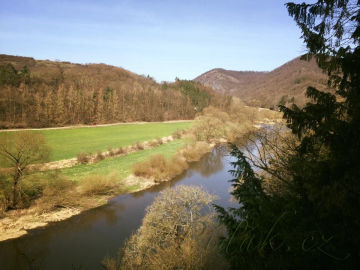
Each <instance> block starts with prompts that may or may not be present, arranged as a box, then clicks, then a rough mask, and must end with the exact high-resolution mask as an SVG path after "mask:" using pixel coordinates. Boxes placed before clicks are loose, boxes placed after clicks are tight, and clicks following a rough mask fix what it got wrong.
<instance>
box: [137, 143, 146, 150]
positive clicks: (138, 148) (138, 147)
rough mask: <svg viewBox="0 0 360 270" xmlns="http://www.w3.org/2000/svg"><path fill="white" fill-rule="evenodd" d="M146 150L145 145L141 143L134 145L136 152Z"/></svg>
mask: <svg viewBox="0 0 360 270" xmlns="http://www.w3.org/2000/svg"><path fill="white" fill-rule="evenodd" d="M144 148H145V145H144V144H143V143H141V142H137V143H136V144H135V145H134V149H135V150H144Z"/></svg>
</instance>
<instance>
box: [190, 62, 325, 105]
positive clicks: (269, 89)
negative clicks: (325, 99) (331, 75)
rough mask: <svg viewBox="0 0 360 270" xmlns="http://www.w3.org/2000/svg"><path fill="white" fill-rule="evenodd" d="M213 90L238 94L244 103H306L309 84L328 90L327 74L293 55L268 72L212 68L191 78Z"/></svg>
mask: <svg viewBox="0 0 360 270" xmlns="http://www.w3.org/2000/svg"><path fill="white" fill-rule="evenodd" d="M194 80H195V81H197V82H200V83H201V84H203V85H205V86H209V87H211V88H212V89H214V90H215V91H218V92H220V93H226V94H228V95H233V96H238V97H239V98H240V99H242V100H243V101H244V102H245V103H246V104H248V105H252V106H261V107H268V108H269V107H275V106H276V105H278V104H280V103H281V104H289V103H296V104H298V105H300V106H301V105H303V104H304V103H305V102H306V97H305V92H306V89H307V87H308V86H310V85H311V86H314V87H317V88H319V89H321V90H326V89H327V76H326V74H324V73H322V71H321V69H320V68H318V66H317V64H316V62H315V61H314V60H312V61H310V62H307V61H302V60H300V59H299V58H296V59H294V60H292V61H290V62H288V63H286V64H284V65H282V66H280V67H279V68H276V69H274V70H273V71H270V72H254V71H232V70H225V69H213V70H210V71H208V72H206V73H204V74H202V75H200V76H199V77H197V78H195V79H194Z"/></svg>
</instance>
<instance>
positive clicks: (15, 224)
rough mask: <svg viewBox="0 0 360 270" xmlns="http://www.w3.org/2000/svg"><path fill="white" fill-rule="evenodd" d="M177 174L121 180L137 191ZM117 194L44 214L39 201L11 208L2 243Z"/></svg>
mask: <svg viewBox="0 0 360 270" xmlns="http://www.w3.org/2000/svg"><path fill="white" fill-rule="evenodd" d="M166 140H167V142H168V141H172V140H173V138H169V137H167V138H166ZM224 142H225V141H224V140H219V142H218V143H224ZM208 146H209V147H208V150H207V151H206V152H204V153H203V155H204V154H206V153H208V152H210V151H211V150H212V149H213V148H214V147H215V146H216V143H210V144H208ZM193 161H195V160H193ZM193 161H192V162H193ZM189 163H190V162H189ZM182 172H183V171H181V172H179V173H178V174H180V173H182ZM178 174H177V175H178ZM177 175H175V176H174V177H176V176H177ZM174 177H171V178H165V179H161V181H159V180H157V179H155V178H153V177H149V178H146V177H138V176H135V175H133V174H131V175H130V176H128V177H126V178H125V179H123V181H122V186H123V187H124V189H125V190H126V192H125V193H124V194H126V193H129V194H130V193H136V192H139V191H143V190H146V189H149V188H151V187H153V186H155V185H159V184H160V183H162V182H166V181H170V180H172V179H173V178H174ZM118 195H120V194H111V195H100V196H99V195H97V196H91V197H88V196H83V197H81V198H80V200H78V201H77V204H78V206H77V207H59V208H56V209H53V210H52V211H47V212H44V213H43V212H41V210H40V211H39V208H38V207H37V205H36V204H35V205H33V206H31V207H30V208H28V209H19V210H11V211H8V212H7V213H6V216H5V217H3V218H2V219H0V242H1V241H6V240H9V239H14V238H18V237H21V236H24V235H26V234H27V233H28V231H29V230H32V229H35V228H42V227H46V226H48V225H50V224H51V223H54V222H59V221H63V220H66V219H69V218H71V217H73V216H75V215H79V214H81V213H83V212H84V211H88V210H89V209H93V208H97V207H100V206H103V205H105V204H107V202H108V201H109V199H111V198H113V197H116V196H118Z"/></svg>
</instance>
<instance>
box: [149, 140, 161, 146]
mask: <svg viewBox="0 0 360 270" xmlns="http://www.w3.org/2000/svg"><path fill="white" fill-rule="evenodd" d="M149 145H150V146H151V147H156V146H158V145H159V142H158V141H157V140H151V141H149Z"/></svg>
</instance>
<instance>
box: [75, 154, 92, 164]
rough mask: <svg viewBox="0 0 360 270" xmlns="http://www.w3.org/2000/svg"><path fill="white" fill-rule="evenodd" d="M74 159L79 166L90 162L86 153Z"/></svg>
mask: <svg viewBox="0 0 360 270" xmlns="http://www.w3.org/2000/svg"><path fill="white" fill-rule="evenodd" d="M76 158H77V162H78V163H80V164H87V163H89V161H90V155H89V154H88V153H79V154H77V156H76Z"/></svg>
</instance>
